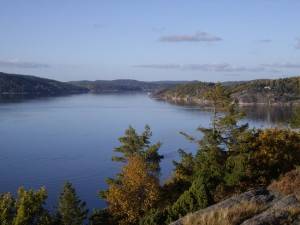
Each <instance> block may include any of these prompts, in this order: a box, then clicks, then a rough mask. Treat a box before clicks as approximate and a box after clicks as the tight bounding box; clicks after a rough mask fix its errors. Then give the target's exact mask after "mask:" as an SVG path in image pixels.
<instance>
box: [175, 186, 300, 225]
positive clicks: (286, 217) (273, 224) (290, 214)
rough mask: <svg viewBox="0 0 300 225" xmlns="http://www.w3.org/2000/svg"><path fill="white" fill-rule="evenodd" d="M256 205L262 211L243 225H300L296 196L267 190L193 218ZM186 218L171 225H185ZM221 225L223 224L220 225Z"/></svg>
mask: <svg viewBox="0 0 300 225" xmlns="http://www.w3.org/2000/svg"><path fill="white" fill-rule="evenodd" d="M245 202H249V203H254V204H258V205H260V206H262V210H260V211H258V213H257V214H256V215H254V216H252V217H251V218H247V219H246V220H245V221H243V222H242V223H241V225H277V224H278V225H280V224H291V225H296V224H300V216H299V214H300V202H299V200H298V199H297V198H296V197H295V196H294V195H289V196H280V195H279V194H276V193H273V192H271V191H269V190H267V189H266V188H258V189H254V190H250V191H247V192H245V193H242V194H240V195H236V196H233V197H231V198H228V199H226V200H224V201H222V202H219V203H217V204H215V205H212V206H210V207H208V208H205V209H202V210H199V211H197V212H194V213H193V214H192V215H193V216H196V217H197V216H201V215H203V214H207V213H214V212H216V211H218V210H222V209H228V208H231V207H234V206H236V205H238V204H240V203H245ZM184 219H185V218H184V217H183V218H181V219H179V220H177V221H175V222H173V223H171V224H170V225H184V224H183V221H184ZM220 225H221V224H220Z"/></svg>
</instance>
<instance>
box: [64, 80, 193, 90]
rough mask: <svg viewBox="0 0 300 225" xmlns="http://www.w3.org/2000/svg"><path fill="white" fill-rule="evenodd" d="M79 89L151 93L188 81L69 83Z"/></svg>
mask: <svg viewBox="0 0 300 225" xmlns="http://www.w3.org/2000/svg"><path fill="white" fill-rule="evenodd" d="M69 83H71V84H73V85H77V86H79V87H84V88H88V89H89V90H90V91H91V92H93V93H106V92H129V91H135V92H153V91H157V90H162V89H166V88H171V87H175V86H176V85H178V84H185V83H188V81H152V82H146V81H137V80H130V79H120V80H96V81H71V82H69Z"/></svg>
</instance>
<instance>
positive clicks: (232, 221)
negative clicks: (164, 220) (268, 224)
mask: <svg viewBox="0 0 300 225" xmlns="http://www.w3.org/2000/svg"><path fill="white" fill-rule="evenodd" d="M263 210H264V206H262V205H260V204H258V203H255V202H241V203H239V204H236V205H235V206H233V207H229V208H222V209H220V210H218V211H213V212H204V213H198V214H197V213H194V214H189V215H187V216H186V217H185V218H184V220H183V224H184V225H220V224H222V225H237V224H240V223H242V222H243V221H244V220H246V219H248V218H250V217H252V216H254V215H256V214H258V213H260V212H261V211H263Z"/></svg>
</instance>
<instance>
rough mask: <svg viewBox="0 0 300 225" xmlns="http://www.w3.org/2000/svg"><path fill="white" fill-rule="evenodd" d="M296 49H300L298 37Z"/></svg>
mask: <svg viewBox="0 0 300 225" xmlns="http://www.w3.org/2000/svg"><path fill="white" fill-rule="evenodd" d="M295 48H296V49H300V38H297V39H296V45H295Z"/></svg>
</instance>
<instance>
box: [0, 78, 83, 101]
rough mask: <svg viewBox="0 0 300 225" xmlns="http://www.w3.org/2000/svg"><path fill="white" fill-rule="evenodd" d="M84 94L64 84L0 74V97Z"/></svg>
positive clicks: (75, 87) (80, 89)
mask: <svg viewBox="0 0 300 225" xmlns="http://www.w3.org/2000/svg"><path fill="white" fill-rule="evenodd" d="M84 92H88V90H87V89H86V88H83V87H78V86H75V85H72V84H69V83H65V82H59V81H55V80H50V79H45V78H39V77H35V76H26V75H17V74H8V73H2V72H0V95H31V96H53V95H65V94H77V93H84Z"/></svg>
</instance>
